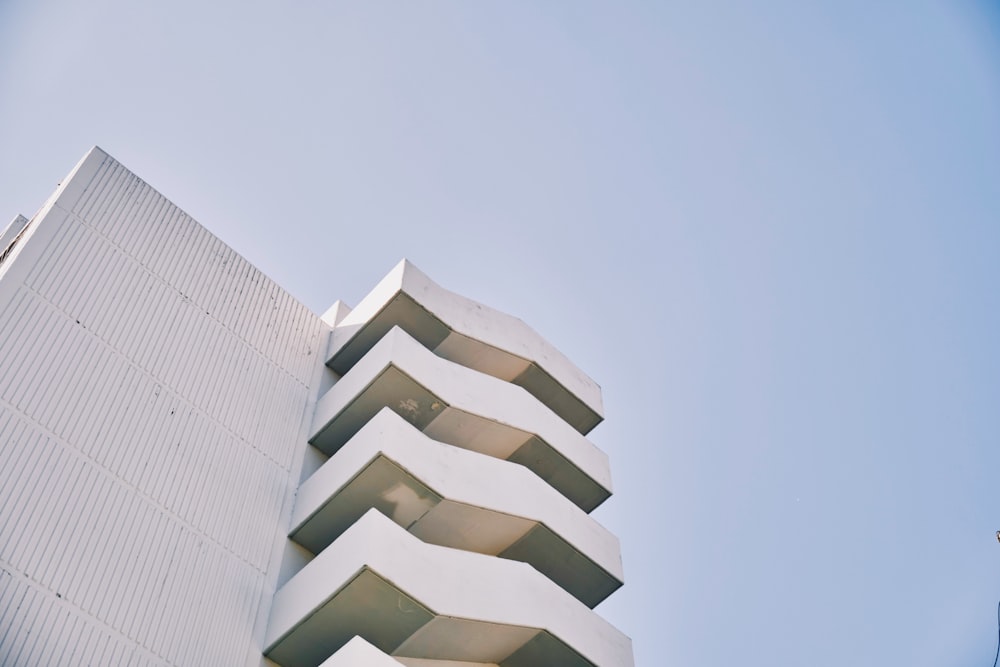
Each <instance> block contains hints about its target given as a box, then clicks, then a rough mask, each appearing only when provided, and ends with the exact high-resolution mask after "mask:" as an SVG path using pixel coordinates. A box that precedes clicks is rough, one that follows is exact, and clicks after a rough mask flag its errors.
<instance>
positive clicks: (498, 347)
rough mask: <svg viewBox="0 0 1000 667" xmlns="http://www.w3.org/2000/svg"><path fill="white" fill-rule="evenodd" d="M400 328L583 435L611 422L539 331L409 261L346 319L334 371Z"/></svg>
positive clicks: (336, 337) (338, 332)
mask: <svg viewBox="0 0 1000 667" xmlns="http://www.w3.org/2000/svg"><path fill="white" fill-rule="evenodd" d="M394 326H398V327H401V328H403V329H404V330H406V331H407V333H409V334H410V335H411V336H413V337H414V338H416V339H417V340H418V341H420V342H421V343H422V344H423V345H424V346H425V347H427V348H429V349H431V350H433V351H434V352H435V353H436V354H437V355H438V356H441V357H444V358H445V359H449V360H451V361H454V362H456V363H459V364H462V365H463V366H467V367H469V368H474V369H476V370H478V371H480V372H483V373H487V374H489V375H493V376H494V377H498V378H500V379H502V380H506V381H508V382H513V383H514V384H516V385H519V386H521V387H524V388H525V389H526V390H527V391H528V392H530V393H531V394H532V395H534V396H535V397H536V398H538V399H539V400H540V401H542V403H544V404H545V405H547V406H548V407H549V408H550V409H551V410H552V411H553V412H555V413H556V414H557V415H559V416H560V417H561V418H562V419H564V420H565V421H566V422H568V423H569V424H570V425H571V426H573V427H574V428H575V429H577V430H578V431H579V432H580V433H583V434H586V433H588V432H589V431H590V430H591V429H592V428H594V426H596V425H597V424H599V423H600V422H601V420H602V419H603V418H604V417H603V414H604V409H603V407H602V404H601V389H600V387H599V386H598V385H597V383H596V382H594V381H593V380H591V379H590V378H589V377H588V376H587V375H586V374H585V373H583V371H581V370H580V369H578V368H577V367H576V366H574V365H573V363H572V362H571V361H570V360H569V359H567V358H566V357H565V356H563V354H562V353H561V352H559V351H558V350H556V349H555V348H554V347H552V345H550V344H549V343H548V342H546V340H545V339H544V338H542V337H541V336H539V335H538V334H537V333H535V331H534V330H533V329H531V327H529V326H528V325H526V324H525V323H524V322H522V321H521V320H519V319H517V318H516V317H511V316H510V315H507V314H505V313H501V312H500V311H497V310H493V309H492V308H488V307H486V306H484V305H482V304H479V303H476V302H475V301H472V300H470V299H467V298H465V297H463V296H459V295H458V294H454V293H452V292H449V291H448V290H446V289H443V288H442V287H440V286H438V285H437V284H435V283H434V282H433V281H431V279H430V278H428V277H427V276H426V275H424V274H423V273H422V272H421V271H420V270H419V269H417V268H416V267H415V266H413V264H411V263H409V262H408V261H406V260H403V261H402V262H400V263H399V264H398V265H396V267H395V268H394V269H393V270H392V271H391V272H390V273H389V275H388V276H386V277H385V278H384V279H383V280H382V282H380V283H379V284H378V285H377V286H376V287H375V289H373V290H372V291H371V292H370V293H369V294H368V296H366V297H365V298H364V299H363V300H362V301H361V303H359V304H358V306H357V307H356V308H355V309H354V310H353V311H351V312H350V313H349V314H348V315H346V316H345V317H343V319H341V320H340V322H339V323H338V324H337V326H336V327H335V328H334V330H333V337H332V339H331V345H330V351H329V355H328V360H327V365H328V366H330V367H331V368H333V369H334V370H335V371H337V372H338V373H341V374H343V373H346V372H347V371H348V370H350V369H351V368H352V367H353V366H354V364H355V363H357V362H358V360H359V359H361V357H363V356H364V355H365V354H366V353H367V352H368V350H370V349H371V348H372V347H373V346H374V345H375V344H376V343H377V342H378V341H379V339H381V338H382V336H384V335H385V333H386V332H387V331H389V329H391V328H392V327H394Z"/></svg>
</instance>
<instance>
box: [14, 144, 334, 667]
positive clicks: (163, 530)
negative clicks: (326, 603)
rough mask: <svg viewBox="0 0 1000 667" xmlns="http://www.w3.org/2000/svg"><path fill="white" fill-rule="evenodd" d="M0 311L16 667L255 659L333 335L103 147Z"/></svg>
mask: <svg viewBox="0 0 1000 667" xmlns="http://www.w3.org/2000/svg"><path fill="white" fill-rule="evenodd" d="M0 313H2V315H0V369H2V371H0V665H67V666H69V665H74V666H75V665H83V664H93V665H133V664H134V665H147V664H148V665H167V664H174V665H246V664H252V665H256V664H259V663H260V662H261V656H260V651H261V646H260V641H261V639H262V633H263V620H264V619H266V615H267V609H266V607H267V605H269V604H270V599H271V589H272V588H273V587H274V585H275V580H276V576H277V575H276V569H277V562H276V561H277V559H278V557H279V556H280V550H281V546H282V544H283V543H284V531H285V530H287V522H288V516H289V514H290V509H291V494H292V493H293V492H294V486H295V482H297V466H298V460H299V458H300V457H301V456H302V452H303V450H304V442H305V437H306V433H305V430H304V429H305V426H304V424H305V421H304V418H306V417H308V416H309V415H307V414H306V413H307V412H308V411H309V410H310V402H311V401H312V400H313V394H314V389H313V388H312V387H313V385H314V384H315V382H316V378H317V377H318V372H319V368H320V364H321V362H320V361H319V358H320V356H321V355H320V354H319V350H320V341H321V339H322V341H323V343H324V344H325V341H326V334H325V330H324V327H325V325H323V324H322V323H321V322H320V320H319V318H318V317H317V316H315V315H314V314H312V313H311V312H309V311H308V310H307V309H306V308H305V307H304V306H302V305H301V304H299V303H297V302H296V301H295V300H294V299H292V298H291V297H290V296H289V295H288V294H287V293H285V292H284V291H282V290H281V289H280V288H279V287H278V286H277V285H276V284H274V283H273V282H272V281H270V280H269V279H268V278H266V277H265V276H263V275H262V274H261V273H260V272H259V271H258V270H257V269H255V268H254V267H253V266H251V265H250V264H249V263H248V262H246V261H245V260H244V259H243V258H241V257H240V256H238V255H237V254H236V253H235V252H234V251H232V250H231V249H230V248H228V247H227V246H225V245H224V244H223V243H222V242H221V241H219V240H218V239H217V238H215V237H214V236H212V235H211V234H209V233H208V232H207V231H206V230H205V229H204V228H202V227H201V226H199V225H198V224H197V223H196V222H195V221H194V220H192V219H191V218H190V217H189V216H187V215H185V214H184V213H183V212H182V211H180V210H179V209H178V208H176V207H175V206H173V205H172V204H171V203H170V202H168V201H167V200H166V199H165V198H163V197H162V196H161V195H159V194H158V193H157V192H155V191H154V190H153V189H152V188H150V187H149V186H148V185H146V184H145V183H143V182H142V181H141V180H140V179H138V178H137V177H136V176H134V175H133V174H131V173H129V172H128V171H127V170H125V169H124V168H123V167H122V166H121V165H119V164H118V163H116V162H114V161H113V160H112V159H110V158H109V157H108V156H106V155H105V154H104V153H102V152H100V151H99V150H96V149H95V151H93V152H92V153H91V154H89V155H88V156H87V158H85V159H84V161H83V162H81V164H80V165H79V166H78V167H77V169H76V170H75V171H74V173H73V175H72V177H71V178H70V179H68V180H67V181H65V182H64V183H63V185H62V186H61V187H60V189H59V190H58V191H57V193H56V195H54V197H53V199H52V200H50V201H49V202H48V204H46V206H45V207H43V209H42V210H41V211H40V212H39V214H38V215H37V216H36V219H34V220H33V221H32V224H31V226H30V227H29V229H28V231H27V232H26V233H25V234H24V235H23V236H22V238H21V240H20V241H19V243H18V245H17V246H16V247H15V248H14V251H13V252H12V253H11V254H10V256H9V257H8V258H7V259H6V260H5V261H4V263H3V264H2V265H0ZM293 478H295V479H293Z"/></svg>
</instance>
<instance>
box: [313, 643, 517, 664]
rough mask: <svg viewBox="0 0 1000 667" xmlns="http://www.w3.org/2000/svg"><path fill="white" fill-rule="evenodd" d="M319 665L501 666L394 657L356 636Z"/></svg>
mask: <svg viewBox="0 0 1000 667" xmlns="http://www.w3.org/2000/svg"><path fill="white" fill-rule="evenodd" d="M319 667H499V666H498V665H497V664H496V663H495V662H466V661H464V660H463V661H462V662H457V661H454V660H426V659H424V658H404V657H393V656H391V655H389V654H388V653H385V652H383V651H380V650H379V649H377V648H375V646H373V645H372V644H370V643H369V642H367V641H365V640H364V638H362V637H355V638H354V639H352V640H351V641H349V642H347V643H346V644H344V646H343V647H341V649H340V650H339V651H337V652H336V653H334V654H333V655H332V656H330V657H329V658H327V659H326V660H325V661H324V662H323V664H321V665H320V666H319Z"/></svg>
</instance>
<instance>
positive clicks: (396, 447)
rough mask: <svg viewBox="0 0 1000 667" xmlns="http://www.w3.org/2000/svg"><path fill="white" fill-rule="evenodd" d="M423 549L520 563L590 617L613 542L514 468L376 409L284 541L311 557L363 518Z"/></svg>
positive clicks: (605, 582) (614, 565) (615, 577)
mask: <svg viewBox="0 0 1000 667" xmlns="http://www.w3.org/2000/svg"><path fill="white" fill-rule="evenodd" d="M373 507H374V508H376V509H378V510H379V511H380V512H382V513H383V514H384V515H386V516H387V517H389V518H390V519H392V520H393V521H394V522H395V523H397V524H398V525H400V526H401V527H403V528H404V529H406V530H408V531H409V532H410V533H411V534H413V535H415V536H417V537H419V538H420V539H421V540H423V541H424V542H429V543H431V544H438V545H441V546H446V547H452V548H456V549H464V550H466V551H474V552H477V553H481V554H488V555H492V556H499V557H501V558H509V559H512V560H520V561H523V562H526V563H528V564H530V565H531V566H532V567H534V568H535V569H536V570H538V571H539V572H541V573H542V574H544V575H546V576H547V577H549V578H550V579H552V581H554V582H555V583H557V584H558V585H559V586H561V587H562V588H563V589H564V590H566V591H567V592H569V593H570V594H571V595H573V596H574V597H576V598H577V599H578V600H580V601H581V602H583V603H584V604H586V605H587V606H588V607H594V606H596V605H597V604H598V603H600V602H601V601H602V600H604V599H605V598H606V597H607V596H609V595H610V594H611V593H613V592H614V591H615V590H617V589H618V588H619V587H620V586H621V585H622V580H623V577H622V569H621V555H620V551H619V545H618V540H617V538H615V537H614V536H613V535H612V534H611V533H610V532H608V531H607V530H606V529H605V528H604V527H602V526H601V525H600V524H598V523H597V522H596V521H595V520H594V519H593V518H591V517H590V516H588V515H587V514H586V513H585V512H583V511H582V510H581V509H579V508H578V507H577V506H575V505H574V504H573V503H571V502H570V501H569V500H567V499H566V498H565V497H563V496H562V495H561V494H559V493H558V492H557V491H555V490H554V489H552V488H551V487H549V486H548V485H547V484H545V482H543V481H542V480H541V479H539V478H538V477H537V476H536V475H534V474H532V473H531V472H530V471H529V470H527V469H526V468H524V467H523V466H520V465H515V464H512V463H510V462H507V461H500V460H497V459H495V458H492V457H489V456H484V455H482V454H478V453H476V452H470V451H466V450H464V449H459V448H457V447H452V446H450V445H445V444H441V443H439V442H436V441H434V440H431V439H430V438H428V437H427V436H426V435H424V434H423V433H421V432H420V431H418V430H417V429H416V428H414V427H413V426H412V425H411V424H410V423H408V422H406V421H405V420H404V419H403V418H402V417H400V416H399V415H397V414H396V413H394V412H393V411H392V410H390V409H388V408H383V409H382V410H381V411H380V412H379V413H378V414H376V415H375V416H374V417H373V418H372V419H371V420H370V421H369V422H368V423H367V424H365V426H364V427H362V428H361V430H359V431H358V432H357V433H356V434H355V435H354V437H352V438H351V439H350V440H349V441H348V442H347V444H346V445H344V446H343V447H342V448H341V449H340V450H338V451H337V453H336V454H334V455H333V456H332V457H331V458H330V460H328V461H327V462H326V463H325V464H324V465H323V466H322V467H321V468H320V469H319V470H317V471H316V472H315V473H314V474H313V475H312V477H310V478H309V479H308V480H307V481H306V482H305V483H303V484H302V486H301V487H300V489H299V494H298V498H297V500H296V504H295V512H294V514H293V516H292V530H291V533H290V537H291V538H292V539H293V540H295V541H296V542H298V543H299V544H301V545H303V546H304V547H306V548H307V549H309V550H310V551H312V552H313V553H319V552H320V551H322V550H323V549H325V548H326V547H327V546H328V545H329V544H330V543H331V542H333V541H334V540H335V539H337V537H339V536H340V534H341V533H343V532H344V531H345V530H346V529H347V528H348V527H349V526H350V525H351V524H353V523H354V522H355V521H356V520H357V519H358V518H359V517H361V516H362V515H363V514H364V513H365V512H367V511H368V510H369V509H371V508H373Z"/></svg>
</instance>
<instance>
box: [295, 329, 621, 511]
mask: <svg viewBox="0 0 1000 667" xmlns="http://www.w3.org/2000/svg"><path fill="white" fill-rule="evenodd" d="M383 407H389V408H391V409H392V410H393V411H394V412H396V413H397V414H399V415H400V416H401V417H403V418H404V419H406V420H407V421H408V422H410V423H411V424H413V425H414V426H416V427H417V428H418V429H420V430H421V431H423V432H424V433H426V434H427V435H428V436H429V437H431V438H433V439H435V440H438V441H440V442H445V443H448V444H450V445H455V446H456V447H462V448H464V449H471V450H473V451H477V452H480V453H483V454H488V455H490V456H493V457H496V458H500V459H505V460H508V461H513V462H515V463H520V464H522V465H524V466H525V467H527V468H529V469H531V470H532V471H533V472H534V473H535V474H537V475H538V476H539V477H541V478H542V479H544V480H545V481H546V482H548V483H549V484H550V485H551V486H552V487H553V488H555V489H557V490H558V491H559V492H560V493H562V494H563V495H564V496H566V497H567V498H569V499H570V500H571V501H573V502H574V503H575V504H576V505H577V506H579V507H580V508H582V509H583V510H584V511H586V512H589V511H591V510H593V509H594V508H595V507H597V506H598V505H600V504H601V503H602V502H604V500H606V499H607V498H608V496H610V495H611V471H610V468H609V466H608V458H607V455H605V454H604V452H602V451H601V450H600V449H598V448H597V447H595V446H594V444H593V443H592V442H590V441H589V440H587V438H586V437H584V436H583V435H581V434H580V433H578V432H577V431H576V430H574V429H573V428H572V427H570V426H569V425H568V424H567V423H566V422H565V421H563V420H562V419H560V418H559V417H558V416H557V415H556V414H555V413H554V412H552V411H551V410H549V409H548V408H547V407H545V406H544V405H543V404H542V403H541V402H539V401H538V399H536V398H535V397H534V396H532V395H531V394H529V393H528V392H527V391H525V390H524V389H522V388H521V387H518V386H516V385H513V384H510V383H509V382H505V381H503V380H499V379H497V378H495V377H492V376H490V375H486V374H484V373H480V372H479V371H475V370H472V369H469V368H466V367H464V366H461V365H459V364H457V363H454V362H451V361H448V360H446V359H443V358H441V357H438V356H437V355H435V354H434V353H432V352H431V351H429V350H428V349H427V348H425V347H424V346H423V345H421V344H420V343H419V342H417V341H416V340H414V339H413V337H411V336H410V335H409V334H408V333H406V332H405V331H403V330H402V329H400V328H399V327H393V328H392V329H391V330H390V331H389V332H388V333H387V334H385V335H384V336H383V337H382V339H381V340H380V341H379V342H378V343H376V344H375V345H374V346H373V347H372V348H371V349H370V350H369V351H368V353H367V354H366V355H365V356H364V357H363V358H362V359H360V360H359V361H358V362H357V363H356V364H355V365H354V366H353V367H352V368H351V370H350V371H349V372H348V373H347V374H346V375H344V376H343V377H342V378H341V379H340V380H339V381H338V382H337V383H336V384H335V385H334V386H333V387H332V388H331V389H330V390H329V391H327V393H326V394H324V396H323V397H322V398H320V400H319V402H318V403H317V405H316V412H315V415H314V417H313V428H312V437H311V438H310V439H309V442H310V443H311V444H313V445H315V446H316V447H317V448H319V449H320V450H322V451H324V452H326V453H327V454H333V453H334V452H336V451H337V450H338V449H340V447H342V446H343V445H344V443H346V442H347V441H348V440H349V439H350V438H351V437H352V436H353V435H354V434H355V433H357V432H358V430H359V429H360V428H361V427H362V426H364V424H365V423H366V422H367V421H368V420H369V419H371V418H372V417H373V416H374V415H375V413H377V412H378V411H379V410H381V409H382V408H383Z"/></svg>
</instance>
